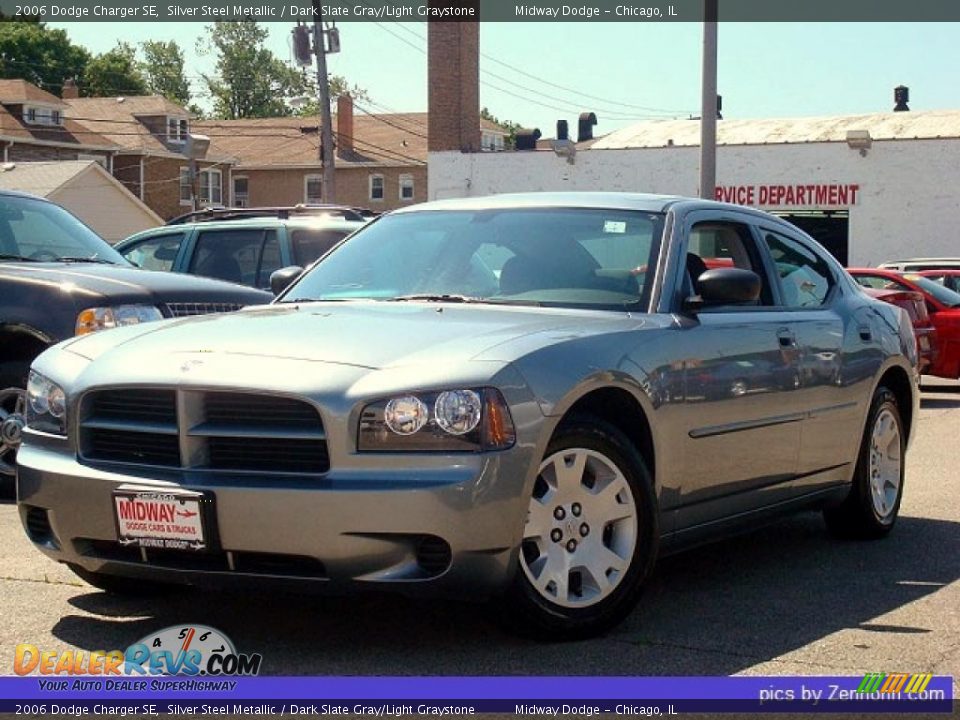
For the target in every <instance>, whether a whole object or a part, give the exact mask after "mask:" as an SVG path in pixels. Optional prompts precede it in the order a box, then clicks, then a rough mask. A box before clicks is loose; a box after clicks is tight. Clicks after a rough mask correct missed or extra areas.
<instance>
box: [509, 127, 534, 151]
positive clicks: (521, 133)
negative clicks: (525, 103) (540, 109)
mask: <svg viewBox="0 0 960 720" xmlns="http://www.w3.org/2000/svg"><path fill="white" fill-rule="evenodd" d="M540 135H541V133H540V130H539V129H538V128H523V129H521V130H517V134H516V135H515V136H514V137H515V140H514V147H515V148H516V149H517V150H536V149H537V140H539V139H540Z"/></svg>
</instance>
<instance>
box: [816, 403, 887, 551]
mask: <svg viewBox="0 0 960 720" xmlns="http://www.w3.org/2000/svg"><path fill="white" fill-rule="evenodd" d="M905 450H906V432H905V429H904V426H903V420H902V419H901V417H900V410H899V408H898V406H897V399H896V397H895V396H894V394H893V393H892V392H890V391H889V390H888V389H887V388H885V387H880V388H877V391H876V392H875V393H874V396H873V402H872V404H871V406H870V414H869V415H868V416H867V425H866V427H865V428H864V432H863V440H862V442H861V445H860V456H859V458H858V460H857V467H856V471H855V473H854V477H853V486H852V487H851V488H850V494H849V495H848V496H847V498H846V500H844V501H843V503H842V504H841V505H839V506H838V507H835V508H829V509H827V510H825V511H824V519H825V520H826V523H827V529H828V530H829V531H830V532H831V533H832V534H834V535H836V536H838V537H843V538H862V539H870V538H880V537H883V536H885V535H887V534H888V533H889V532H890V530H892V529H893V525H894V523H895V522H896V520H897V515H898V514H899V512H900V501H901V499H902V498H903V477H904V463H903V458H904V452H905Z"/></svg>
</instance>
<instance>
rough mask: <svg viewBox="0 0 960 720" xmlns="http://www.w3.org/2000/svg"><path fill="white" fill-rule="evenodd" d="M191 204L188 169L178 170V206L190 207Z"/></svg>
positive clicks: (191, 189)
mask: <svg viewBox="0 0 960 720" xmlns="http://www.w3.org/2000/svg"><path fill="white" fill-rule="evenodd" d="M192 202H193V188H192V187H190V168H184V167H182V168H180V204H181V205H190V204H191V203H192Z"/></svg>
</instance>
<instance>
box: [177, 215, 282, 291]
mask: <svg viewBox="0 0 960 720" xmlns="http://www.w3.org/2000/svg"><path fill="white" fill-rule="evenodd" d="M271 264H272V265H275V267H273V269H274V270H276V269H277V268H278V267H279V266H280V251H279V246H278V244H277V233H276V231H274V230H266V231H265V230H259V229H254V228H250V229H243V230H206V231H204V232H201V233H200V234H199V235H198V236H197V242H196V247H195V249H194V254H193V260H192V262H191V263H190V273H191V274H193V275H205V276H206V277H212V278H217V279H219V280H226V281H227V282H235V283H241V284H243V285H251V286H260V287H265V286H266V285H267V284H269V281H270V272H272V270H271V271H270V272H266V275H265V277H266V279H265V280H262V278H263V277H264V272H263V271H264V269H265V266H267V265H271Z"/></svg>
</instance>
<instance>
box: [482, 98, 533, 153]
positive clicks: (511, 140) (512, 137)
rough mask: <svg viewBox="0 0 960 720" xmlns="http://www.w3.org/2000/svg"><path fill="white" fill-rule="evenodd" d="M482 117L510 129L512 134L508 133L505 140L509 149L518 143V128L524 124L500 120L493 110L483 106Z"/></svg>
mask: <svg viewBox="0 0 960 720" xmlns="http://www.w3.org/2000/svg"><path fill="white" fill-rule="evenodd" d="M480 117H481V118H482V119H483V120H488V121H490V122H492V123H494V124H495V125H499V126H500V127H502V128H503V129H504V130H509V131H510V134H509V135H507V138H506V140H505V141H504V145H505V146H506V147H507V148H508V149H509V148H513V147H514V146H515V145H516V142H517V130H519V129H520V128H522V127H523V125H521V124H520V123H515V122H511V121H510V120H500V119H498V118H497V117H496V116H495V115H494V114H493V113H492V112H490V111H489V110H488V109H487V108H483V109H482V110H481V111H480Z"/></svg>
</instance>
